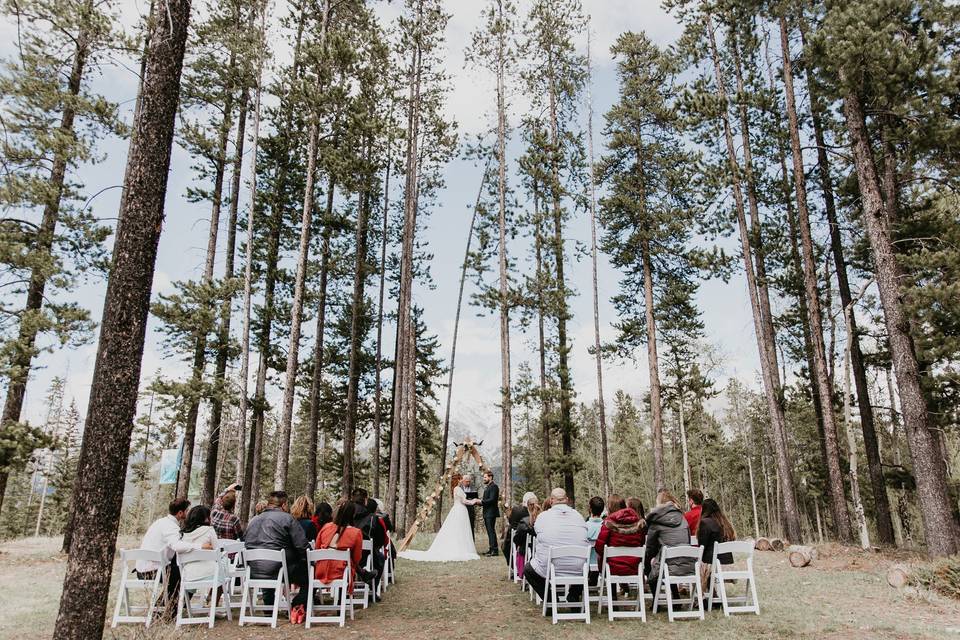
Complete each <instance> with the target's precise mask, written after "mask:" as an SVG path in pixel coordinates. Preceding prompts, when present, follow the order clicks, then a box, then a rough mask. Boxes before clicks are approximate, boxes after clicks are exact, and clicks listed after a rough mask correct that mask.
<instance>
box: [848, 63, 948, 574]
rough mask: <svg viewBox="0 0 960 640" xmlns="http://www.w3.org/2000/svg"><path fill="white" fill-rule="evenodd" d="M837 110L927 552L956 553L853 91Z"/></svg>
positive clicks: (943, 475)
mask: <svg viewBox="0 0 960 640" xmlns="http://www.w3.org/2000/svg"><path fill="white" fill-rule="evenodd" d="M845 76H846V73H845V72H844V71H841V82H844V83H845V82H847V81H848V78H846V77H845ZM843 112H844V117H845V120H846V126H847V131H848V133H849V136H850V143H851V146H852V151H853V157H854V166H855V168H856V172H857V182H858V183H859V185H860V195H861V198H862V201H863V219H864V224H865V226H866V231H867V238H868V240H869V242H870V248H871V250H872V252H871V253H872V255H873V262H874V268H875V273H876V280H877V289H878V290H879V293H880V304H881V306H882V307H883V315H884V323H885V326H886V328H887V336H888V341H889V345H890V355H891V357H892V360H893V366H894V370H895V372H896V375H897V386H898V388H899V389H898V390H899V393H900V404H901V411H902V414H903V421H904V427H905V431H906V434H907V440H908V442H909V443H910V455H911V457H912V459H913V475H914V477H915V478H916V482H917V496H918V497H919V499H920V512H921V514H922V516H923V526H924V532H925V534H926V540H927V548H928V550H929V552H930V553H931V554H932V555H934V556H943V555H950V554H953V553H957V552H958V550H960V532H958V530H957V523H956V522H955V521H954V519H953V515H952V505H951V503H950V497H949V495H948V493H947V472H946V465H945V464H944V460H943V458H942V457H941V456H940V455H939V444H938V441H937V434H936V432H935V431H933V430H932V429H931V428H930V424H929V416H928V408H927V403H926V399H925V398H924V396H923V390H922V389H921V386H920V372H919V367H918V365H917V355H916V350H915V347H914V343H913V336H912V335H911V333H910V319H909V316H908V315H907V311H906V310H905V309H904V308H903V303H902V301H901V298H900V282H901V281H902V279H903V271H902V269H901V267H900V265H899V264H897V261H896V257H895V255H894V249H893V243H892V239H891V234H890V220H889V219H888V218H887V215H886V213H887V212H886V209H885V205H884V201H883V196H882V194H881V187H880V179H879V177H878V175H877V168H876V165H875V164H874V155H873V149H872V145H871V143H870V138H869V134H868V133H867V127H866V117H865V115H864V109H863V105H862V103H861V101H860V96H859V94H858V93H857V92H856V90H854V89H848V90H847V91H846V93H845V95H844V98H843Z"/></svg>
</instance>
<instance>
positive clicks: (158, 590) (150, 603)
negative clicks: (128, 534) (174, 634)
mask: <svg viewBox="0 0 960 640" xmlns="http://www.w3.org/2000/svg"><path fill="white" fill-rule="evenodd" d="M141 560H142V561H145V562H154V563H156V564H157V565H158V566H159V567H160V568H159V569H157V570H156V571H154V572H153V577H152V578H150V579H140V578H139V577H137V575H136V574H135V573H134V567H135V565H136V563H137V562H138V561H141ZM165 564H166V558H165V554H164V553H163V552H162V551H150V550H149V549H121V551H120V587H119V589H118V590H117V591H118V593H117V606H116V607H115V608H114V610H113V621H112V622H111V623H110V626H111V627H113V628H116V626H117V625H118V624H120V623H121V622H137V623H140V622H142V623H144V626H147V627H149V626H150V623H151V622H152V621H153V613H154V611H155V610H156V607H157V600H158V599H159V598H160V597H161V595H163V596H164V597H165V594H166V592H167V590H166V588H165V587H166V578H165V573H164V565H165ZM131 589H139V592H140V593H141V594H144V595H146V597H147V601H146V602H147V604H142V605H138V604H134V603H133V602H131V597H130V595H131V594H130V590H131ZM138 614H143V615H138Z"/></svg>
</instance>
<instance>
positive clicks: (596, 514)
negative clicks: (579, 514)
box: [587, 496, 604, 585]
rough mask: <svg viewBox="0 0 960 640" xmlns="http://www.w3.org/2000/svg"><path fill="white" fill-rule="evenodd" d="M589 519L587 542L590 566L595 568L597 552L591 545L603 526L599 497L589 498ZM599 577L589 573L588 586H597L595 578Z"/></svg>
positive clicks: (592, 572) (602, 503)
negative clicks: (588, 544)
mask: <svg viewBox="0 0 960 640" xmlns="http://www.w3.org/2000/svg"><path fill="white" fill-rule="evenodd" d="M588 506H589V509H590V517H589V518H587V541H588V542H589V543H590V547H591V548H590V565H591V566H597V552H596V551H595V550H594V549H593V544H594V543H595V542H596V541H597V536H598V535H600V527H602V526H603V506H604V502H603V498H601V497H600V496H593V497H592V498H590V502H589V505H588ZM599 576H600V572H599V571H592V570H591V571H590V584H591V585H595V584H597V578H598V577H599Z"/></svg>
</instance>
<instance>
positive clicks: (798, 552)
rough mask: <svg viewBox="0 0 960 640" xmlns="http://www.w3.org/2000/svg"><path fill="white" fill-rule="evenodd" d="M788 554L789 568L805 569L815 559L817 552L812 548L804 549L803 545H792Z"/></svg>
mask: <svg viewBox="0 0 960 640" xmlns="http://www.w3.org/2000/svg"><path fill="white" fill-rule="evenodd" d="M787 552H788V554H789V555H788V556H787V557H788V559H789V560H790V566H792V567H796V568H798V569H799V568H800V567H805V566H807V565H808V564H810V563H811V562H813V561H814V560H815V559H816V557H817V550H816V549H814V548H813V547H806V546H803V545H797V544H795V545H792V546H791V547H790V548H789V549H787Z"/></svg>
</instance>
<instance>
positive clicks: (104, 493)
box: [55, 0, 190, 640]
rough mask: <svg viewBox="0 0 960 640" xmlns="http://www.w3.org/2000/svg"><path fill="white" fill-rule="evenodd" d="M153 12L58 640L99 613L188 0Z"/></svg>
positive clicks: (77, 634) (72, 635) (97, 625)
mask: <svg viewBox="0 0 960 640" xmlns="http://www.w3.org/2000/svg"><path fill="white" fill-rule="evenodd" d="M163 10H164V11H163V15H162V16H161V15H155V16H154V20H152V21H151V30H152V37H151V40H150V48H149V51H148V53H147V64H146V74H145V75H144V79H143V87H142V94H141V108H140V111H139V112H138V114H137V118H136V120H135V122H134V126H133V136H132V138H131V141H130V151H129V154H128V159H127V171H126V178H125V181H124V192H125V197H124V199H123V206H122V207H121V209H120V213H119V221H118V224H117V233H116V240H115V242H114V252H113V261H112V265H111V270H110V278H109V281H108V284H107V293H106V299H105V303H104V312H103V318H102V321H101V325H100V326H101V329H100V343H99V347H98V350H97V359H96V364H95V367H94V374H93V382H92V385H91V389H90V400H89V404H88V411H87V420H86V425H85V428H84V434H85V435H84V439H83V446H82V448H81V451H80V459H79V462H78V468H77V483H76V491H75V492H74V497H73V499H74V503H75V509H74V518H73V527H74V536H73V542H72V544H71V548H70V557H69V560H68V562H67V570H66V577H65V578H64V585H63V593H62V595H61V598H60V608H59V612H58V615H57V623H56V627H55V628H56V629H57V637H58V638H64V639H68V640H74V639H75V640H86V639H88V638H99V637H100V636H101V635H102V634H103V624H104V619H105V617H106V604H107V598H108V596H109V587H110V575H111V572H112V566H113V557H114V552H115V549H116V536H117V528H118V525H119V522H120V508H121V505H122V502H123V486H124V479H125V477H126V467H127V456H128V454H129V451H130V435H131V431H132V428H133V419H134V416H135V414H136V408H137V398H138V387H139V382H140V367H141V360H142V356H143V345H144V335H145V332H146V325H147V317H148V314H149V311H150V290H151V286H152V283H153V273H154V266H155V263H156V257H157V243H158V241H159V239H160V230H161V227H162V224H163V205H164V199H165V196H166V188H167V175H168V172H169V168H170V151H171V146H172V144H173V129H174V122H175V120H176V114H177V105H178V102H179V88H180V73H181V71H182V68H183V54H184V48H185V44H186V39H187V23H188V21H189V18H190V2H189V0H168V1H167V2H166V3H164V6H163Z"/></svg>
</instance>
